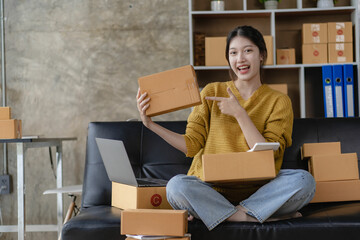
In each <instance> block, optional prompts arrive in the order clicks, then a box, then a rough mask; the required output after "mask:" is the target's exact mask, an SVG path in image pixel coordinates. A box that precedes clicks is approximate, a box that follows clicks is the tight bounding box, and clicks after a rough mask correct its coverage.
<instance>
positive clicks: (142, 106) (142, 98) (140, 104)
mask: <svg viewBox="0 0 360 240" xmlns="http://www.w3.org/2000/svg"><path fill="white" fill-rule="evenodd" d="M136 99H137V108H138V110H139V113H140V117H141V121H142V122H143V124H144V125H145V127H147V128H148V127H149V125H150V123H152V120H151V118H150V117H148V116H146V110H147V109H148V108H149V107H150V103H149V101H150V97H147V93H146V92H145V93H143V94H141V93H140V88H139V89H138V93H137V96H136Z"/></svg>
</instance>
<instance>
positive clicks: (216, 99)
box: [205, 97, 224, 102]
mask: <svg viewBox="0 0 360 240" xmlns="http://www.w3.org/2000/svg"><path fill="white" fill-rule="evenodd" d="M205 99H206V100H211V101H218V102H219V101H222V100H223V99H224V98H223V97H205Z"/></svg>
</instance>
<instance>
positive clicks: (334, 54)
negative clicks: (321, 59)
mask: <svg viewBox="0 0 360 240" xmlns="http://www.w3.org/2000/svg"><path fill="white" fill-rule="evenodd" d="M328 56H329V63H345V62H353V44H352V43H329V44H328Z"/></svg>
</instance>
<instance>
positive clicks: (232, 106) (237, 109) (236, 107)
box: [205, 87, 244, 118]
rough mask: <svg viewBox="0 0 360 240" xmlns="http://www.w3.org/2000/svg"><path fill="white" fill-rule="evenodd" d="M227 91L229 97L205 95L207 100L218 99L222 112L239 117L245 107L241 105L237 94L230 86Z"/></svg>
mask: <svg viewBox="0 0 360 240" xmlns="http://www.w3.org/2000/svg"><path fill="white" fill-rule="evenodd" d="M226 90H227V92H228V93H229V97H228V98H226V97H205V99H206V100H213V101H217V105H218V107H219V109H220V111H221V113H223V114H226V115H230V116H233V117H235V118H237V117H239V116H240V115H241V114H242V113H243V112H244V108H243V107H242V106H241V105H240V103H239V101H238V100H237V99H236V97H235V95H234V94H233V92H232V91H231V89H230V88H229V87H228V88H227V89H226Z"/></svg>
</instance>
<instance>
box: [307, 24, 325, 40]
mask: <svg viewBox="0 0 360 240" xmlns="http://www.w3.org/2000/svg"><path fill="white" fill-rule="evenodd" d="M327 27H328V26H327V23H304V24H303V25H302V43H303V44H313V43H327V42H328V32H327Z"/></svg>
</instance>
